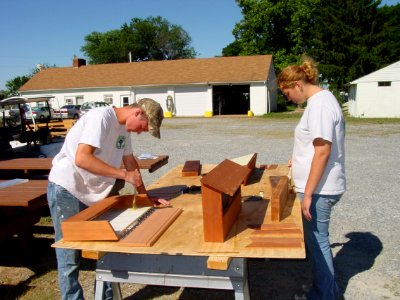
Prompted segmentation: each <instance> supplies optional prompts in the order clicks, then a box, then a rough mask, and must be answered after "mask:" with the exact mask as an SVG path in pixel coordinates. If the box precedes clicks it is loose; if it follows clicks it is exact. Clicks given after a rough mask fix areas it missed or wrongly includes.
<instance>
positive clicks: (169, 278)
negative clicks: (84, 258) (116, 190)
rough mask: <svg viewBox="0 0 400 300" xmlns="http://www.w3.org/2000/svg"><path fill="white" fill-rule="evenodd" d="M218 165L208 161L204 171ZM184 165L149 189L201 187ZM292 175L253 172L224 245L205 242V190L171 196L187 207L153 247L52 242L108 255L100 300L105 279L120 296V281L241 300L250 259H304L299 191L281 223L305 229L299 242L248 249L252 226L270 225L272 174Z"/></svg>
mask: <svg viewBox="0 0 400 300" xmlns="http://www.w3.org/2000/svg"><path fill="white" fill-rule="evenodd" d="M213 167H214V166H212V165H203V166H202V174H203V175H204V174H205V173H208V172H209V171H210V170H212V168H213ZM182 168H183V165H179V166H177V167H175V168H173V169H172V170H170V171H169V172H168V173H167V174H165V175H164V176H162V177H161V178H160V179H159V180H157V181H156V182H154V183H153V184H152V185H150V186H149V187H148V188H147V189H148V190H149V191H156V190H157V189H160V188H163V187H172V186H182V185H186V186H189V187H191V186H200V179H201V175H200V176H190V177H182ZM287 173H288V169H287V167H286V166H283V165H280V166H273V167H272V168H266V169H265V170H263V169H259V168H256V169H255V170H254V172H253V175H252V176H251V178H250V179H249V181H248V184H247V185H246V186H243V185H242V212H241V214H240V215H239V218H238V220H237V222H236V224H235V225H234V226H233V227H232V229H231V231H230V233H229V235H228V237H227V239H226V241H225V242H223V243H210V242H207V243H206V242H203V218H202V204H201V203H202V201H201V194H200V192H197V193H185V194H182V195H179V196H177V197H176V198H174V199H172V200H171V203H172V205H173V206H174V207H179V208H182V209H183V212H182V214H181V215H180V216H179V217H178V218H177V219H176V220H175V221H174V223H173V224H172V225H171V226H170V227H169V228H168V229H167V230H166V231H165V232H164V234H163V235H162V236H161V237H160V238H159V239H158V240H157V242H156V243H155V244H154V245H153V246H151V247H127V246H120V245H118V243H117V242H99V241H94V242H93V241H86V242H79V241H78V242H65V241H63V240H61V241H59V242H57V243H55V244H54V245H53V246H54V247H60V248H70V249H81V250H84V251H85V252H89V253H93V252H94V253H98V252H102V253H106V254H105V255H104V256H102V257H101V259H99V261H98V263H97V269H96V280H97V283H96V294H95V298H96V299H101V297H102V294H101V290H102V289H103V285H104V282H105V281H109V282H112V283H113V290H114V297H115V299H120V298H121V293H120V289H119V283H121V282H124V283H141V284H157V285H166V286H181V287H200V288H212V289H228V290H233V291H234V293H235V298H236V299H249V291H248V284H247V261H246V259H247V258H281V259H295V258H298V259H301V258H305V245H304V239H303V234H302V233H303V226H302V218H301V209H300V203H299V201H298V199H295V195H294V194H291V199H290V200H289V201H288V202H289V203H288V205H287V207H286V208H285V211H284V217H283V220H282V221H281V223H279V224H290V225H291V226H292V225H293V224H294V225H295V226H296V227H297V228H298V229H299V230H301V243H300V245H298V246H287V245H282V244H277V245H275V246H274V245H269V246H267V247H249V245H250V244H251V239H252V236H253V235H252V234H253V233H254V232H255V231H256V229H254V227H253V226H254V225H257V224H258V225H259V224H267V225H268V224H271V209H270V205H269V199H270V197H271V185H270V180H269V176H284V175H287ZM259 195H263V199H262V200H259V199H258V198H256V197H254V196H259ZM289 227H290V226H289ZM282 228H283V229H282ZM284 228H285V226H282V227H281V229H280V233H279V234H280V235H281V237H280V240H281V241H285V240H290V239H291V238H292V237H293V236H292V234H291V233H290V230H288V231H287V233H285V229H284ZM289 245H290V243H289ZM132 254H134V255H132Z"/></svg>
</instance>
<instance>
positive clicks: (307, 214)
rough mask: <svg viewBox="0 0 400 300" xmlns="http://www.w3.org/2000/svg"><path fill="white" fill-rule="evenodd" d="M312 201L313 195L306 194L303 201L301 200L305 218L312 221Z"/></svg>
mask: <svg viewBox="0 0 400 300" xmlns="http://www.w3.org/2000/svg"><path fill="white" fill-rule="evenodd" d="M311 202H312V197H311V196H306V195H304V198H303V201H301V212H302V213H303V215H304V218H305V219H306V220H307V221H311V219H312V216H311V213H310V207H311Z"/></svg>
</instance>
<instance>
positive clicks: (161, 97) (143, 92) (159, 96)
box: [135, 87, 168, 111]
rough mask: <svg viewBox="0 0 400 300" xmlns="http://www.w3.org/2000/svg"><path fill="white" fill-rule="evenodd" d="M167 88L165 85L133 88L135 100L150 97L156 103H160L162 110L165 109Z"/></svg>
mask: <svg viewBox="0 0 400 300" xmlns="http://www.w3.org/2000/svg"><path fill="white" fill-rule="evenodd" d="M167 92H168V90H167V88H166V87H162V88H139V89H135V96H136V100H140V99H142V98H151V99H153V100H155V101H157V102H158V103H160V104H161V107H162V108H163V110H164V111H167V108H166V99H167V94H168V93H167Z"/></svg>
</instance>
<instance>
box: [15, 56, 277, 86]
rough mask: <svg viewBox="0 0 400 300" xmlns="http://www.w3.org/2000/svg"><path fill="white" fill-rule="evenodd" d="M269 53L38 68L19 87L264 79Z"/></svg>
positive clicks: (269, 65) (268, 68) (222, 81)
mask: <svg viewBox="0 0 400 300" xmlns="http://www.w3.org/2000/svg"><path fill="white" fill-rule="evenodd" d="M271 65H272V56H271V55H257V56H235V57H216V58H196V59H179V60H163V61H145V62H132V63H116V64H101V65H84V66H80V67H62V68H48V69H44V70H42V71H40V72H38V73H37V74H36V75H34V76H33V77H32V78H31V79H30V80H29V81H28V82H27V83H26V84H25V85H23V86H22V87H21V88H20V91H33V90H54V89H76V88H97V87H126V86H146V85H150V86H151V85H177V84H201V83H203V84H204V83H210V84H215V83H240V82H257V81H266V80H267V79H268V74H269V70H270V67H271Z"/></svg>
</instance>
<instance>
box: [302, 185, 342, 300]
mask: <svg viewBox="0 0 400 300" xmlns="http://www.w3.org/2000/svg"><path fill="white" fill-rule="evenodd" d="M298 196H299V198H300V201H303V198H304V194H303V193H298ZM341 197H342V195H318V194H314V195H313V196H312V204H311V208H310V213H311V216H312V219H311V221H307V220H306V219H305V218H304V216H303V226H304V237H305V241H306V245H307V248H308V250H309V252H310V257H311V264H312V271H313V285H312V288H311V290H310V291H309V293H308V294H307V299H310V300H314V299H315V300H317V299H318V300H322V299H324V300H325V299H326V300H328V299H329V300H330V299H332V300H333V299H337V298H338V297H339V288H338V286H337V283H336V280H335V270H334V267H333V258H332V251H331V247H330V243H329V221H330V218H331V210H332V207H333V206H334V205H335V204H336V203H337V202H338V201H339V200H340V198H341Z"/></svg>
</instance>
